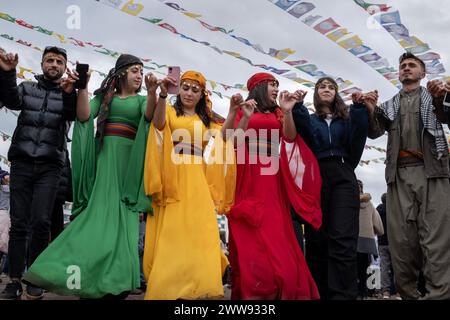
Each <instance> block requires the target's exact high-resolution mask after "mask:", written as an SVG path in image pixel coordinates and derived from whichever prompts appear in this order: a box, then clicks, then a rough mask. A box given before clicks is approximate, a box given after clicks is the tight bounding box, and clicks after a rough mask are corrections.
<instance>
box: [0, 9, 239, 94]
mask: <svg viewBox="0 0 450 320" xmlns="http://www.w3.org/2000/svg"><path fill="white" fill-rule="evenodd" d="M0 19H3V20H5V21H8V22H11V23H14V24H16V25H18V26H22V27H24V28H28V29H30V30H34V31H37V32H40V33H43V34H46V35H48V36H53V37H56V38H57V39H58V40H59V41H60V42H61V43H62V44H70V45H73V46H77V47H81V48H90V49H92V50H93V51H94V52H96V53H101V54H104V55H106V56H109V57H111V58H115V59H117V58H118V57H119V55H120V54H121V53H120V52H118V51H115V50H112V49H108V48H106V47H104V46H103V45H102V44H94V43H92V42H89V41H83V40H79V39H75V38H73V37H66V36H64V35H63V34H61V33H57V32H54V31H50V30H48V29H45V28H44V27H42V26H34V25H32V24H30V23H28V22H26V21H24V20H22V19H17V18H15V17H12V16H11V15H9V14H7V13H4V12H0ZM0 36H1V37H3V38H5V39H8V40H11V41H15V42H17V43H18V44H21V45H24V46H26V47H30V48H33V49H35V50H38V51H41V52H42V51H43V50H42V49H41V48H39V47H37V46H34V45H33V44H31V43H30V42H28V41H24V40H22V39H17V40H16V39H15V38H14V37H13V36H10V35H8V34H5V33H3V34H1V35H0ZM141 60H142V61H143V62H145V64H144V69H147V70H152V72H155V73H159V74H162V75H166V74H167V73H166V72H160V71H158V70H157V69H162V68H167V67H168V65H165V64H158V63H156V62H155V61H153V60H152V59H149V58H141ZM149 64H150V65H152V66H150V65H149ZM95 71H96V72H97V73H98V74H99V75H100V76H102V77H106V74H105V73H104V72H101V71H97V70H95ZM208 83H209V84H210V85H211V87H212V89H213V90H212V91H211V93H213V94H215V95H216V96H218V97H219V98H221V99H223V97H224V95H223V94H222V93H220V92H219V91H216V90H214V89H215V88H216V87H217V86H221V87H222V88H223V89H224V90H225V91H227V90H229V89H236V90H240V91H247V89H246V87H245V86H244V85H243V84H235V85H228V84H224V83H221V82H218V81H214V80H208Z"/></svg>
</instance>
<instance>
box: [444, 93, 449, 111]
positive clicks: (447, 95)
mask: <svg viewBox="0 0 450 320" xmlns="http://www.w3.org/2000/svg"><path fill="white" fill-rule="evenodd" d="M444 106H446V107H448V108H450V92H446V93H445V98H444Z"/></svg>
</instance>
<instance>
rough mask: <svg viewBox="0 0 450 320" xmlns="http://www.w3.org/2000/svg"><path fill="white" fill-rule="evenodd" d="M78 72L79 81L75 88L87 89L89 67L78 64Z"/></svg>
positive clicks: (76, 82)
mask: <svg viewBox="0 0 450 320" xmlns="http://www.w3.org/2000/svg"><path fill="white" fill-rule="evenodd" d="M76 71H77V73H78V80H77V81H75V88H77V89H86V85H87V73H88V71H89V65H88V64H85V63H78V64H77V67H76Z"/></svg>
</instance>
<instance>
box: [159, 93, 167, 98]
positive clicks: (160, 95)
mask: <svg viewBox="0 0 450 320" xmlns="http://www.w3.org/2000/svg"><path fill="white" fill-rule="evenodd" d="M159 97H160V98H161V99H165V98H167V94H166V95H165V96H163V95H162V94H161V93H160V94H159Z"/></svg>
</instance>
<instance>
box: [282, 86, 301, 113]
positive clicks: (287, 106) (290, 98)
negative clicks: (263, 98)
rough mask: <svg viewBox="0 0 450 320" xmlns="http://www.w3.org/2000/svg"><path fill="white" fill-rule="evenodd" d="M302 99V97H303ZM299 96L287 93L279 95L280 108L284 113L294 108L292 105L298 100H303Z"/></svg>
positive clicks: (283, 92)
mask: <svg viewBox="0 0 450 320" xmlns="http://www.w3.org/2000/svg"><path fill="white" fill-rule="evenodd" d="M303 97H304V96H303ZM303 97H301V96H300V95H299V94H297V95H296V94H295V93H289V92H288V91H282V92H281V93H280V108H281V110H283V111H284V112H289V111H291V110H292V108H294V105H295V104H296V103H297V102H298V99H300V98H301V99H303Z"/></svg>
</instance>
